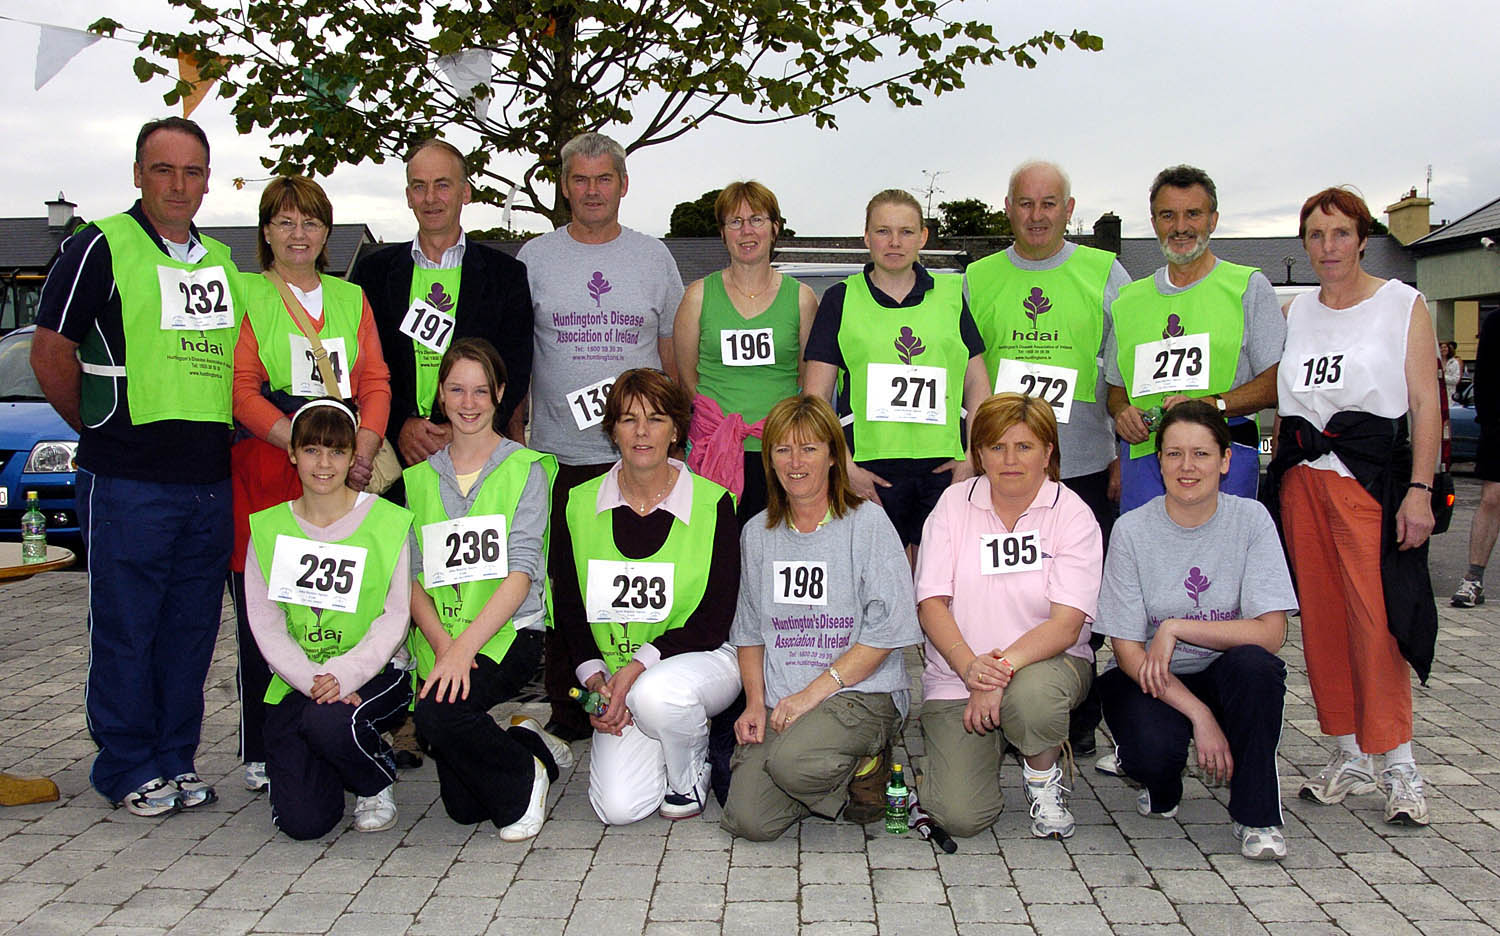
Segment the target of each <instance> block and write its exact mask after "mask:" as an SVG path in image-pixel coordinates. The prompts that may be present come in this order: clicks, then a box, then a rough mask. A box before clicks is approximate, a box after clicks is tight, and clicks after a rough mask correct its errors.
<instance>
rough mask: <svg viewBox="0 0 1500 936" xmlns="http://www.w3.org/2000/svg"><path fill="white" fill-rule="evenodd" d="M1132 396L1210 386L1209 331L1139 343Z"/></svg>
mask: <svg viewBox="0 0 1500 936" xmlns="http://www.w3.org/2000/svg"><path fill="white" fill-rule="evenodd" d="M1133 382H1134V384H1135V386H1133V387H1131V388H1130V395H1131V396H1132V397H1144V396H1150V395H1151V394H1153V393H1174V392H1176V391H1179V390H1207V389H1208V332H1199V333H1198V334H1196V335H1180V336H1178V337H1176V338H1163V339H1162V340H1161V341H1151V342H1147V343H1146V344H1141V345H1136V346H1135V379H1134V381H1133Z"/></svg>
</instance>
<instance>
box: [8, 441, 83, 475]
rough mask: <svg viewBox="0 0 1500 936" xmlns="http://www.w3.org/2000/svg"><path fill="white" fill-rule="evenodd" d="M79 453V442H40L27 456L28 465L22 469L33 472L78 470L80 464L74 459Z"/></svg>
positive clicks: (51, 472)
mask: <svg viewBox="0 0 1500 936" xmlns="http://www.w3.org/2000/svg"><path fill="white" fill-rule="evenodd" d="M77 454H78V443H77V442H61V441H58V442H38V443H37V444H36V445H34V446H33V447H32V449H31V454H30V455H29V456H27V458H26V465H25V467H23V468H22V469H21V470H22V471H23V472H28V473H32V474H55V473H58V472H67V471H76V470H77V468H78V466H77V465H76V464H75V463H74V462H73V459H74V457H75V456H76V455H77Z"/></svg>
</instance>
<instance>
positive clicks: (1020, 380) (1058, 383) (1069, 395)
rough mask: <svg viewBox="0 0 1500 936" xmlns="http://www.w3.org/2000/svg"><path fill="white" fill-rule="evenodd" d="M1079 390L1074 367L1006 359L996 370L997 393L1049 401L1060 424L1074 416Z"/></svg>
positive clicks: (1076, 372) (1002, 360)
mask: <svg viewBox="0 0 1500 936" xmlns="http://www.w3.org/2000/svg"><path fill="white" fill-rule="evenodd" d="M1077 388H1078V371H1077V369H1076V368H1072V367H1054V366H1053V365H1051V364H1037V363H1035V362H1033V361H1013V360H1011V359H1010V358H1003V359H1001V361H1000V366H999V367H997V368H995V392H996V393H1006V392H1010V393H1021V394H1025V395H1026V396H1031V397H1036V398H1037V399H1039V400H1045V401H1046V402H1047V403H1048V404H1050V405H1051V407H1052V413H1053V415H1054V416H1056V417H1057V421H1058V422H1060V423H1065V422H1067V421H1068V416H1069V415H1070V414H1071V413H1072V412H1073V393H1074V391H1075V390H1077Z"/></svg>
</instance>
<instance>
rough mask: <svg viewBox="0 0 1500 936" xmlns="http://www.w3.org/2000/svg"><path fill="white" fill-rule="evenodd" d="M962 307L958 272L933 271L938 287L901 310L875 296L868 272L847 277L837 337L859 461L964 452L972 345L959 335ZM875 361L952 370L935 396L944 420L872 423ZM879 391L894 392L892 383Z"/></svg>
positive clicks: (948, 455) (913, 391)
mask: <svg viewBox="0 0 1500 936" xmlns="http://www.w3.org/2000/svg"><path fill="white" fill-rule="evenodd" d="M963 305H964V302H963V279H962V278H961V277H959V276H957V275H955V274H952V273H935V274H933V275H932V288H931V289H929V290H927V292H926V294H924V295H923V296H922V301H921V302H920V303H918V304H917V305H915V306H908V307H903V308H899V309H890V308H886V307H885V306H882V305H881V304H880V303H878V302H876V301H875V297H874V296H873V295H871V293H870V286H869V283H868V282H867V281H866V280H865V274H864V273H856V274H855V275H853V276H851V277H849V278H848V279H846V280H844V310H843V316H842V319H841V320H840V322H839V337H838V340H839V350H840V351H841V352H842V353H843V356H844V367H845V369H846V371H847V372H848V381H849V408H850V410H852V412H853V415H854V457H855V459H856V460H857V461H870V460H872V459H877V458H960V457H962V456H963V452H964V446H963V440H962V439H961V438H959V433H958V420H959V408H960V406H961V405H962V403H963V396H964V372H965V371H966V370H967V369H968V367H969V349H968V346H967V345H965V344H964V339H963V336H962V335H961V334H960V333H959V320H960V318H961V316H962V314H963ZM870 364H897V365H905V364H911V365H916V366H919V367H940V368H942V369H943V370H944V371H946V372H947V390H946V393H945V394H944V397H943V399H941V400H935V401H933V402H935V403H936V405H937V406H938V407H939V408H940V409H942V411H943V415H944V422H943V423H942V424H941V425H938V424H931V425H929V424H923V423H914V422H885V421H871V420H868V419H867V418H866V415H867V412H868V411H867V408H866V407H867V404H868V401H869V394H870V389H871V388H870V386H869V371H868V370H867V366H868V365H870ZM878 389H879V390H880V392H882V393H884V394H887V395H891V394H893V390H892V388H891V387H881V388H878ZM905 390H906V392H907V393H908V394H914V395H920V394H921V393H922V391H921V390H920V389H916V388H914V387H907V388H905Z"/></svg>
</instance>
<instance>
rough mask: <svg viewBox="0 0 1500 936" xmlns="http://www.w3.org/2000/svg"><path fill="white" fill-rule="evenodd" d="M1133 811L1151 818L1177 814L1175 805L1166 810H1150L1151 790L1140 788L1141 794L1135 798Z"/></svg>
mask: <svg viewBox="0 0 1500 936" xmlns="http://www.w3.org/2000/svg"><path fill="white" fill-rule="evenodd" d="M1135 811H1136V812H1138V813H1140V814H1141V815H1143V816H1148V817H1150V818H1152V819H1171V818H1172V817H1173V816H1175V815H1177V807H1176V806H1173V807H1172V808H1171V809H1169V810H1167V811H1166V812H1152V811H1151V791H1150V790H1142V791H1141V795H1140V796H1137V797H1136V798H1135Z"/></svg>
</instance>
